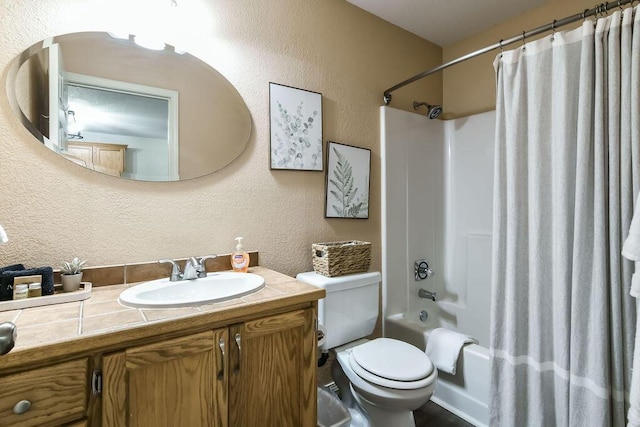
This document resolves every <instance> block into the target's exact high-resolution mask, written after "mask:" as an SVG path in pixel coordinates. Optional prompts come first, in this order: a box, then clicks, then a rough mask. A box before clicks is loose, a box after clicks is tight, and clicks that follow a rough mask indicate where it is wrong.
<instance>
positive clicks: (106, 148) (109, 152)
mask: <svg viewBox="0 0 640 427" xmlns="http://www.w3.org/2000/svg"><path fill="white" fill-rule="evenodd" d="M126 149H127V146H126V145H123V144H101V143H98V142H72V141H69V142H68V143H67V151H68V153H69V154H70V155H72V156H76V157H78V158H79V159H82V160H83V161H84V162H85V163H86V165H87V167H89V168H92V169H95V170H97V171H98V172H104V173H108V174H111V175H118V176H120V174H121V173H122V172H124V153H125V150H126Z"/></svg>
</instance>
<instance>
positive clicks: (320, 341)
mask: <svg viewBox="0 0 640 427" xmlns="http://www.w3.org/2000/svg"><path fill="white" fill-rule="evenodd" d="M326 335H327V330H326V329H325V328H324V326H322V325H318V347H322V346H323V345H324V342H325V338H326Z"/></svg>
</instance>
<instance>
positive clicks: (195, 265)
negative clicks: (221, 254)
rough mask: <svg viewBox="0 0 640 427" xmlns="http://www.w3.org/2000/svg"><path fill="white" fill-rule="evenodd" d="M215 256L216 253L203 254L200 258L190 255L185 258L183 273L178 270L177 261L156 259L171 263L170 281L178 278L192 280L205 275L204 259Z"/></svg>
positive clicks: (178, 279)
mask: <svg viewBox="0 0 640 427" xmlns="http://www.w3.org/2000/svg"><path fill="white" fill-rule="evenodd" d="M213 258H217V255H205V256H202V257H200V258H196V257H190V258H189V259H187V263H186V264H185V266H184V273H183V272H181V271H180V267H179V266H178V263H176V262H175V261H173V260H170V259H161V260H158V262H159V263H168V264H171V265H172V269H171V276H170V277H169V281H170V282H178V281H180V280H194V279H201V278H203V277H207V269H206V267H205V261H206V260H208V259H213Z"/></svg>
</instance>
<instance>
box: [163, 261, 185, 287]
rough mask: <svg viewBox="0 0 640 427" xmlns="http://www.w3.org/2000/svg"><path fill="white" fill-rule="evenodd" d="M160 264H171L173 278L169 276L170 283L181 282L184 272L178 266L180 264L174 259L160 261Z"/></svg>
mask: <svg viewBox="0 0 640 427" xmlns="http://www.w3.org/2000/svg"><path fill="white" fill-rule="evenodd" d="M158 263H159V264H165V263H166V264H171V265H172V268H171V276H169V281H170V282H177V281H179V280H182V272H181V271H180V266H178V263H177V262H175V261H174V260H172V259H159V260H158Z"/></svg>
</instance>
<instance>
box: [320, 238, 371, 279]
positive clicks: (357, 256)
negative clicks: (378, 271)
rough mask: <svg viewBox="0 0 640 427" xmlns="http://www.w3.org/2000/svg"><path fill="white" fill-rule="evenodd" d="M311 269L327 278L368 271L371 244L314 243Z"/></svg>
mask: <svg viewBox="0 0 640 427" xmlns="http://www.w3.org/2000/svg"><path fill="white" fill-rule="evenodd" d="M311 251H312V253H313V269H314V271H315V272H316V273H318V274H322V275H323V276H327V277H334V276H342V275H344V274H351V273H360V272H363V271H368V270H369V266H370V265H371V243H370V242H361V241H358V240H349V241H346V242H329V243H314V244H312V245H311Z"/></svg>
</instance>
